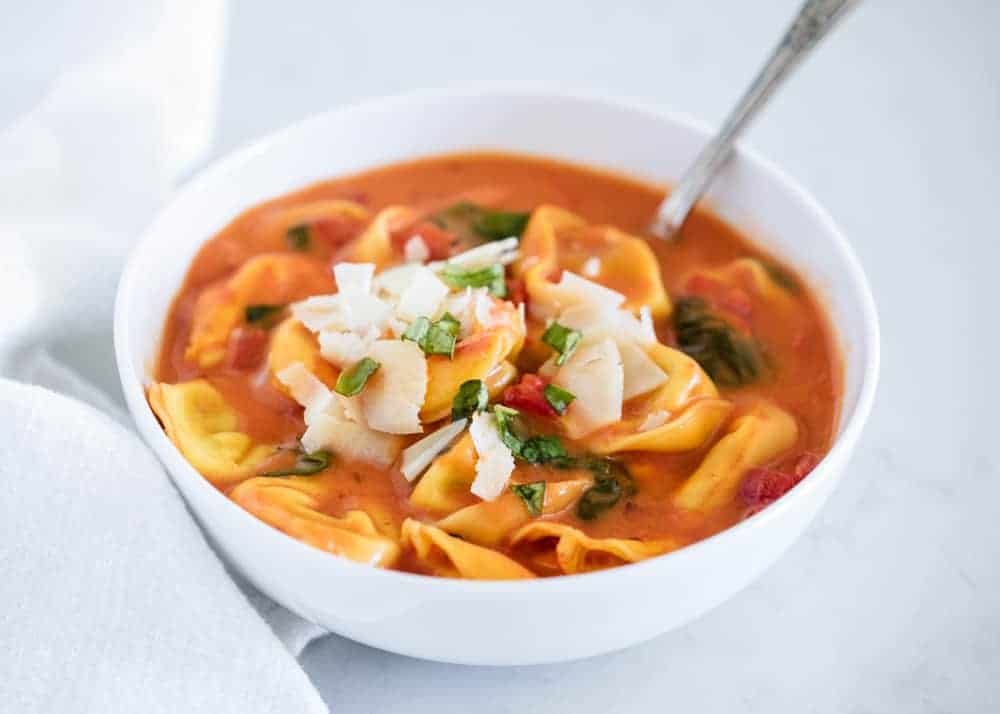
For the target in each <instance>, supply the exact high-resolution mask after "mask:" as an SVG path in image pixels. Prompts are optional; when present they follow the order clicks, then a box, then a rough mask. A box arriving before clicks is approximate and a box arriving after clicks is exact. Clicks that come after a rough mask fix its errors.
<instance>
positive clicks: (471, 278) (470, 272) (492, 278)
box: [441, 263, 507, 298]
mask: <svg viewBox="0 0 1000 714" xmlns="http://www.w3.org/2000/svg"><path fill="white" fill-rule="evenodd" d="M441 280H443V281H444V282H445V284H446V285H448V286H449V287H452V288H486V289H487V290H489V291H490V294H491V295H493V296H495V297H498V298H503V297H507V281H506V280H505V279H504V269H503V266H502V265H500V264H499V263H496V264H495V265H488V266H486V267H485V268H463V267H462V266H460V265H446V266H445V267H444V270H442V271H441Z"/></svg>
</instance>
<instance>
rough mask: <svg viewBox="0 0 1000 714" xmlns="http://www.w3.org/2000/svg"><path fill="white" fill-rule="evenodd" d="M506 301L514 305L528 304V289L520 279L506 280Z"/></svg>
mask: <svg viewBox="0 0 1000 714" xmlns="http://www.w3.org/2000/svg"><path fill="white" fill-rule="evenodd" d="M507 299H508V300H510V301H511V302H512V303H514V304H515V305H520V304H521V303H526V302H528V288H527V287H526V286H525V285H524V281H523V280H521V279H520V278H507Z"/></svg>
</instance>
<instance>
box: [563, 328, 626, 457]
mask: <svg viewBox="0 0 1000 714" xmlns="http://www.w3.org/2000/svg"><path fill="white" fill-rule="evenodd" d="M552 382H553V384H555V385H557V386H559V387H562V388H563V389H566V390H568V391H569V392H571V393H572V394H575V395H576V399H575V400H574V401H573V403H572V404H570V405H569V409H568V410H567V411H566V416H565V417H563V422H564V424H565V426H566V433H567V435H568V436H569V437H570V438H571V439H579V438H580V437H583V436H586V435H587V434H589V433H591V432H592V431H595V430H596V429H600V428H601V427H602V426H607V425H608V424H613V423H615V422H617V421H619V420H620V419H621V417H622V394H623V392H624V382H625V375H624V371H623V369H622V361H621V355H620V354H619V352H618V346H617V345H616V344H615V341H614V340H612V339H611V338H605V339H604V340H602V341H601V342H598V343H595V344H590V345H585V346H583V347H579V348H577V350H576V352H574V353H573V355H572V356H571V357H570V358H569V360H567V361H566V364H564V365H563V366H562V367H561V368H560V369H559V371H558V372H556V374H555V376H554V377H553V379H552Z"/></svg>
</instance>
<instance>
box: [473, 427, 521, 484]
mask: <svg viewBox="0 0 1000 714" xmlns="http://www.w3.org/2000/svg"><path fill="white" fill-rule="evenodd" d="M469 435H470V436H471V437H472V444H473V446H474V447H475V449H476V455H477V457H478V458H477V459H476V478H475V479H474V480H473V481H472V486H471V487H470V489H469V490H470V491H472V493H473V494H474V495H476V496H479V497H480V498H481V499H483V500H484V501H492V500H493V499H495V498H497V497H498V496H499V495H500V494H502V493H503V492H504V490H505V488H506V487H507V481H509V480H510V475H511V474H512V473H514V455H513V454H512V453H511V451H510V449H509V448H507V445H506V444H505V443H503V441H502V440H501V439H500V433H499V431H498V430H497V420H496V417H495V416H493V415H492V414H490V413H489V412H479V413H477V414H475V415H473V417H472V424H471V426H470V427H469Z"/></svg>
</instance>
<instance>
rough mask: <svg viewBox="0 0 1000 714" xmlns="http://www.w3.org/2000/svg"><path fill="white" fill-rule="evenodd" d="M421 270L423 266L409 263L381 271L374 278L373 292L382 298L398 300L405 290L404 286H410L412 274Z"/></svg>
mask: <svg viewBox="0 0 1000 714" xmlns="http://www.w3.org/2000/svg"><path fill="white" fill-rule="evenodd" d="M421 268H423V266H421V265H418V264H416V263H411V264H409V265H400V266H397V267H395V268H389V269H388V270H383V271H382V272H381V273H379V274H378V275H376V276H375V280H374V281H373V285H374V287H375V291H376V292H377V293H378V294H379V295H382V296H383V297H388V298H398V297H399V296H400V295H402V294H403V291H404V290H406V286H407V285H409V284H410V281H411V280H412V279H413V276H414V274H415V273H416V272H417V271H418V270H420V269H421Z"/></svg>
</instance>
